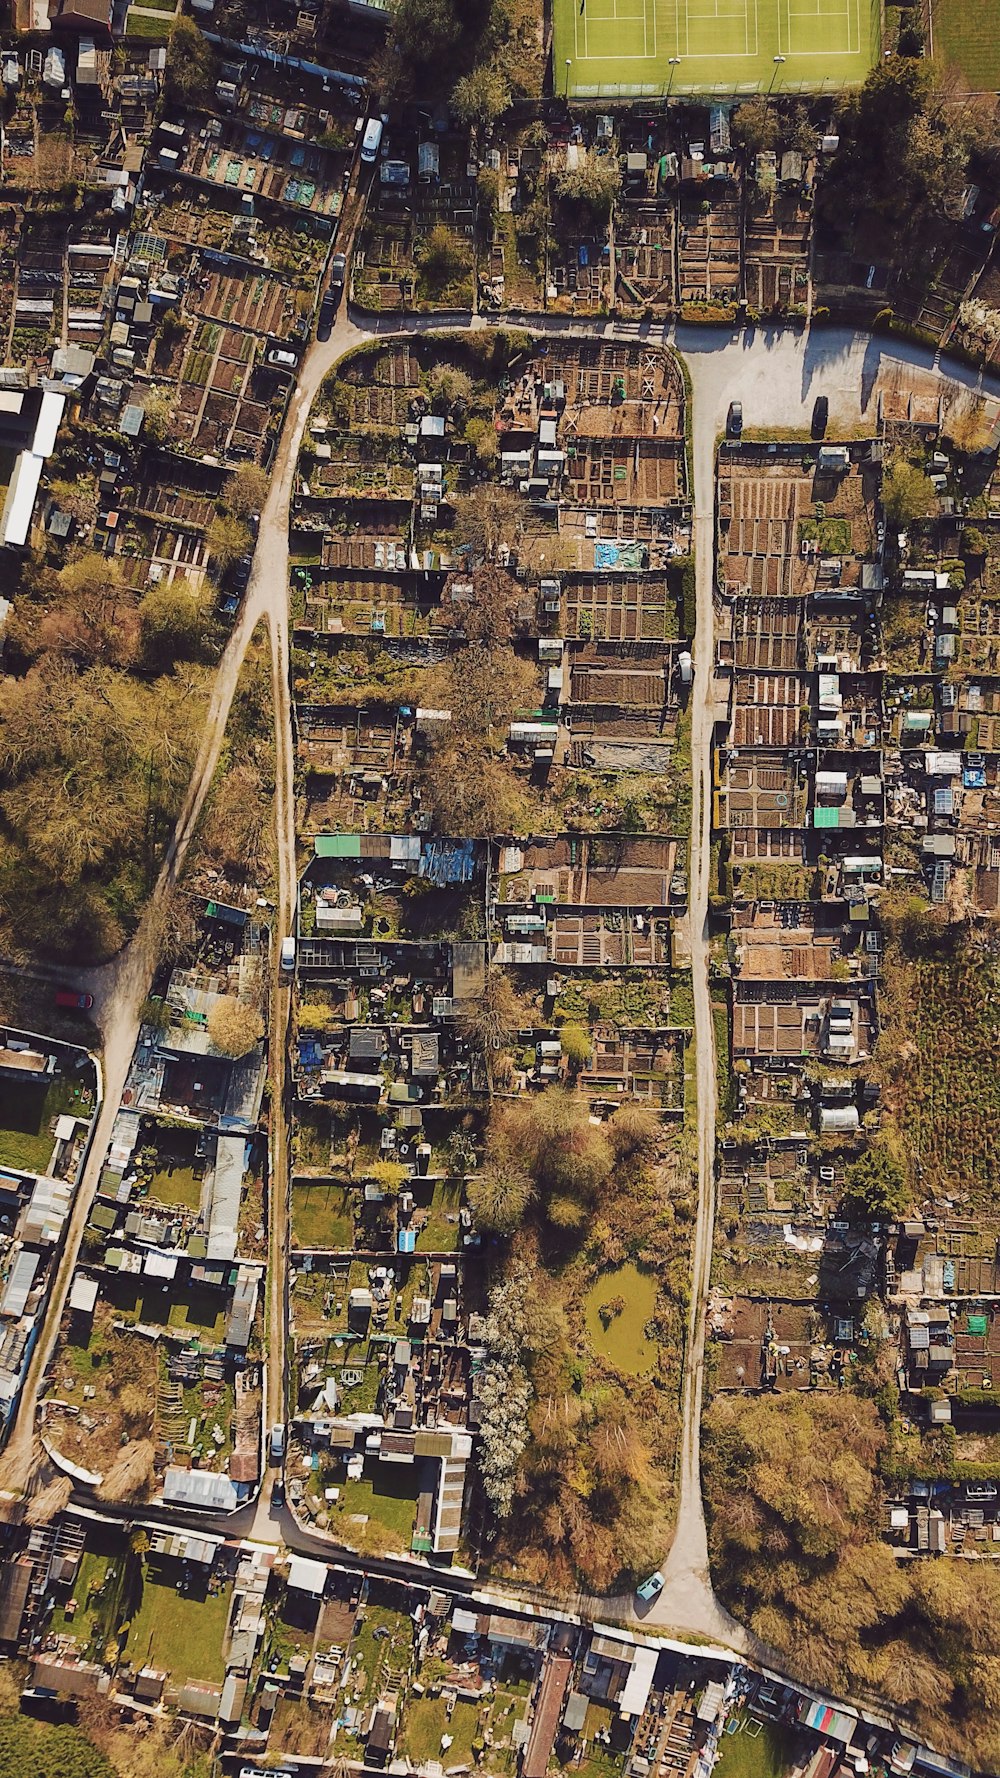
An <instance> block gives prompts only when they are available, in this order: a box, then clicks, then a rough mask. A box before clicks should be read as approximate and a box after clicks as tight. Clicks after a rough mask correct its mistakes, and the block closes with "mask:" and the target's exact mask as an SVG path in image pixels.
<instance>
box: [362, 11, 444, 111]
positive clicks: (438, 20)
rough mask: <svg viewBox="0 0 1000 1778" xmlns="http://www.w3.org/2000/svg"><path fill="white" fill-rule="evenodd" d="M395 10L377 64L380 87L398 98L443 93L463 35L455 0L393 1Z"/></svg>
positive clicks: (384, 91)
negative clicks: (389, 31) (384, 45)
mask: <svg viewBox="0 0 1000 1778" xmlns="http://www.w3.org/2000/svg"><path fill="white" fill-rule="evenodd" d="M391 13H392V31H391V34H390V37H389V40H388V43H387V45H386V48H385V50H384V51H383V53H382V54H381V55H380V56H379V57H378V58H377V60H376V62H375V66H374V76H375V81H376V84H377V85H378V87H379V89H380V90H381V92H382V93H383V95H384V96H385V97H387V98H393V99H397V100H400V99H402V98H404V97H407V96H408V95H410V94H411V93H413V92H415V91H418V92H419V93H420V95H421V98H422V99H426V98H430V97H432V96H434V95H436V94H438V93H440V92H441V91H442V88H443V87H444V85H445V83H446V82H448V81H449V71H450V70H451V69H453V68H454V51H455V46H456V45H457V43H458V40H459V38H460V37H461V35H462V24H461V20H460V18H459V16H458V13H457V11H456V7H455V5H454V3H453V0H392V5H391Z"/></svg>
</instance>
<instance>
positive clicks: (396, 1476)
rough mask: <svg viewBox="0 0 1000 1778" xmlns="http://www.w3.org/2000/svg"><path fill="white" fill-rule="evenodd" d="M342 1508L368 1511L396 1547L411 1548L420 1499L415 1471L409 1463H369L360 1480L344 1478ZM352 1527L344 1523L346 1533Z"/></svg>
mask: <svg viewBox="0 0 1000 1778" xmlns="http://www.w3.org/2000/svg"><path fill="white" fill-rule="evenodd" d="M340 1500H341V1504H342V1506H343V1511H344V1513H345V1514H347V1513H367V1515H368V1517H369V1519H372V1520H373V1521H374V1522H375V1523H376V1524H378V1525H381V1526H382V1528H383V1530H384V1531H386V1533H387V1534H388V1536H389V1539H390V1540H391V1543H392V1546H393V1548H395V1549H401V1550H408V1549H409V1547H410V1539H411V1538H412V1536H413V1521H414V1519H415V1518H416V1513H417V1502H416V1495H415V1492H414V1478H413V1471H412V1470H411V1469H410V1467H409V1465H405V1466H397V1465H396V1464H393V1463H369V1464H368V1465H367V1473H366V1474H365V1475H363V1476H362V1478H361V1480H360V1481H359V1482H345V1483H344V1485H343V1486H342V1488H341V1491H340ZM350 1530H351V1527H350V1525H347V1524H345V1526H344V1532H345V1535H348V1536H349V1535H350Z"/></svg>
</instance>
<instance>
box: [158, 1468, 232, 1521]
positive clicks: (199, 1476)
mask: <svg viewBox="0 0 1000 1778" xmlns="http://www.w3.org/2000/svg"><path fill="white" fill-rule="evenodd" d="M163 1499H164V1501H165V1503H166V1504H167V1505H168V1506H197V1507H204V1508H206V1509H207V1510H208V1511H213V1510H214V1511H216V1512H232V1510H233V1508H234V1507H235V1506H236V1505H237V1504H238V1495H237V1493H236V1485H235V1483H234V1482H231V1481H230V1479H229V1477H228V1476H227V1475H216V1474H215V1473H214V1471H212V1470H209V1469H179V1468H170V1469H168V1470H167V1471H166V1474H165V1475H164V1477H163Z"/></svg>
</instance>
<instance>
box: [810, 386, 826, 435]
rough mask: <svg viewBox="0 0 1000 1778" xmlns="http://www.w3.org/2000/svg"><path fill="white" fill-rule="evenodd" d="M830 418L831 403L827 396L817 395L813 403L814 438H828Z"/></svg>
mask: <svg viewBox="0 0 1000 1778" xmlns="http://www.w3.org/2000/svg"><path fill="white" fill-rule="evenodd" d="M829 418H830V403H829V401H828V400H827V398H826V396H825V395H817V397H816V400H815V401H814V402H813V417H812V435H813V437H814V438H825V437H826V423H827V421H828V420H829Z"/></svg>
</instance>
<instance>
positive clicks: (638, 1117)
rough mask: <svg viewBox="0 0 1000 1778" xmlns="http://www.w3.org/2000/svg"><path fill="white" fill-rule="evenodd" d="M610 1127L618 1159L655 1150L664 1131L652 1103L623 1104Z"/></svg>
mask: <svg viewBox="0 0 1000 1778" xmlns="http://www.w3.org/2000/svg"><path fill="white" fill-rule="evenodd" d="M606 1128H607V1134H608V1139H609V1141H610V1143H611V1147H612V1148H613V1150H614V1154H615V1159H616V1160H618V1161H626V1162H627V1161H636V1160H645V1159H648V1157H649V1156H651V1155H653V1154H655V1152H656V1150H657V1148H658V1147H659V1144H660V1139H661V1137H662V1135H663V1126H662V1125H661V1123H660V1120H659V1118H658V1117H657V1115H656V1112H655V1111H653V1110H651V1109H650V1107H649V1106H648V1105H620V1106H619V1107H618V1110H617V1111H616V1112H615V1114H614V1117H613V1118H612V1119H611V1121H610V1122H609V1123H608V1125H607V1126H606Z"/></svg>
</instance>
